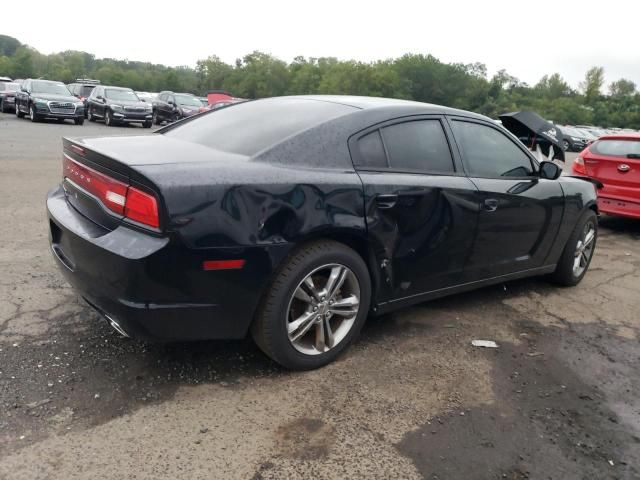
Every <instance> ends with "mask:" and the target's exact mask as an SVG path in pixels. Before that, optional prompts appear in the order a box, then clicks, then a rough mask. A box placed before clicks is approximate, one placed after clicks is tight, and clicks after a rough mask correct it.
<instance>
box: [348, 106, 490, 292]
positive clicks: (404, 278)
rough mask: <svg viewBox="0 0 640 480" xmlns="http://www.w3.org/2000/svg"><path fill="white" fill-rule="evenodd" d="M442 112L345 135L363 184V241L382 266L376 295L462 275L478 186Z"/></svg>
mask: <svg viewBox="0 0 640 480" xmlns="http://www.w3.org/2000/svg"><path fill="white" fill-rule="evenodd" d="M447 131H448V127H447V125H446V123H445V121H444V118H443V117H441V116H437V115H434V116H418V117H406V118H403V119H397V120H394V121H390V122H386V123H383V124H380V125H376V126H374V127H371V128H369V129H367V130H364V131H362V132H360V133H359V134H357V135H355V136H353V137H352V138H351V139H350V150H351V153H352V157H353V160H354V164H355V167H356V170H357V171H358V174H359V175H360V178H361V179H362V182H363V185H364V193H365V210H366V220H367V229H368V234H369V241H370V244H371V246H372V250H373V251H374V252H375V253H374V255H375V257H376V262H377V264H378V265H379V266H380V272H381V278H380V279H379V282H378V283H379V285H380V288H379V301H381V302H384V301H388V300H392V299H400V298H405V297H410V296H414V295H419V294H421V293H425V292H429V291H433V290H437V289H440V288H444V287H447V286H452V285H456V284H459V283H463V282H464V281H465V275H464V271H463V267H464V264H465V260H466V258H467V255H468V252H469V251H470V248H471V245H472V243H473V237H474V234H475V229H476V220H477V215H478V208H479V205H478V203H477V189H476V187H475V186H474V185H473V183H472V182H471V181H470V180H469V179H468V178H466V177H465V176H464V173H463V172H462V168H461V164H460V160H459V157H458V156H457V154H456V153H454V152H455V150H454V149H452V148H451V145H450V142H449V139H448V137H447V134H446V132H447Z"/></svg>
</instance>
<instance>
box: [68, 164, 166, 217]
mask: <svg viewBox="0 0 640 480" xmlns="http://www.w3.org/2000/svg"><path fill="white" fill-rule="evenodd" d="M62 170H63V177H64V178H68V179H69V180H71V181H72V182H73V183H75V184H76V185H78V186H79V187H81V188H82V189H84V190H86V191H87V192H89V193H90V194H92V195H94V196H95V197H97V198H98V200H100V201H101V202H102V204H103V205H104V206H105V207H107V208H108V209H109V210H111V211H112V212H114V213H116V214H118V215H123V216H124V217H126V218H129V219H131V220H133V221H135V222H138V223H142V224H144V225H148V226H150V227H154V228H158V227H159V226H160V216H159V214H158V201H157V200H156V198H155V197H154V196H153V195H150V194H148V193H146V192H143V191H142V190H139V189H137V188H135V187H131V186H129V185H127V184H126V183H124V182H121V181H119V180H116V179H114V178H111V177H109V176H108V175H105V174H104V173H100V172H98V171H96V170H94V169H92V168H90V167H87V166H86V165H83V164H81V163H78V162H76V161H75V160H73V159H72V158H71V157H69V156H68V155H67V154H65V155H64V157H63V160H62Z"/></svg>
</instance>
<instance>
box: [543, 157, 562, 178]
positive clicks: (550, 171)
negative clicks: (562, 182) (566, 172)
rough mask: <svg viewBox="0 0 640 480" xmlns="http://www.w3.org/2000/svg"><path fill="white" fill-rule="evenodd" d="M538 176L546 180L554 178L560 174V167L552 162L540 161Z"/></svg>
mask: <svg viewBox="0 0 640 480" xmlns="http://www.w3.org/2000/svg"><path fill="white" fill-rule="evenodd" d="M539 173H540V178H546V179H547V180H555V179H557V178H558V177H560V175H562V169H561V168H560V167H559V166H558V165H556V164H555V163H553V162H547V161H545V162H542V163H540V172H539Z"/></svg>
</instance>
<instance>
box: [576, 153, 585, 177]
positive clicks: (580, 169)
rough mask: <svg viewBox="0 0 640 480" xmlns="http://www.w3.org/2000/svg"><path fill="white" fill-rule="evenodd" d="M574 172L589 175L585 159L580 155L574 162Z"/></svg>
mask: <svg viewBox="0 0 640 480" xmlns="http://www.w3.org/2000/svg"><path fill="white" fill-rule="evenodd" d="M573 171H574V173H581V174H583V175H586V174H587V169H586V168H585V166H584V158H582V157H581V156H580V155H578V156H577V157H576V159H575V160H574V161H573Z"/></svg>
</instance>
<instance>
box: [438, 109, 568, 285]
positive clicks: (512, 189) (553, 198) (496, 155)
mask: <svg viewBox="0 0 640 480" xmlns="http://www.w3.org/2000/svg"><path fill="white" fill-rule="evenodd" d="M449 121H450V124H451V128H452V130H453V134H454V137H455V141H456V144H457V146H458V147H459V149H460V153H461V155H462V161H463V164H464V167H465V170H466V171H467V174H468V175H469V178H470V179H471V181H472V182H473V183H474V184H475V186H476V187H477V188H478V191H479V201H480V205H481V209H480V214H479V217H478V232H477V235H476V239H475V242H474V244H473V248H472V251H471V255H470V257H469V261H468V264H467V265H466V267H465V270H466V271H467V272H468V273H469V275H471V276H472V277H473V279H474V280H483V279H486V278H491V277H495V276H499V275H506V274H510V273H515V272H520V271H525V270H529V269H533V268H537V267H542V266H546V265H545V261H546V257H547V254H548V252H549V251H550V249H551V246H552V244H553V241H554V240H555V238H556V235H557V233H558V229H559V227H560V221H561V219H562V214H563V209H564V196H563V192H562V188H561V187H560V183H559V182H558V181H557V180H547V179H542V178H540V177H539V176H538V174H537V164H536V162H535V160H534V159H533V158H532V157H531V155H529V153H528V152H527V150H526V149H525V148H524V147H523V146H522V145H521V144H520V142H518V141H517V140H516V139H515V138H512V137H511V136H510V135H507V134H506V133H504V132H503V131H502V130H501V129H499V128H498V127H497V126H494V125H491V124H489V123H488V122H482V121H472V120H469V119H462V118H455V117H450V118H449Z"/></svg>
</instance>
